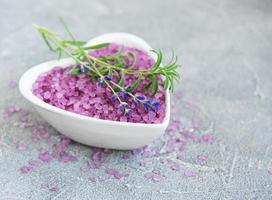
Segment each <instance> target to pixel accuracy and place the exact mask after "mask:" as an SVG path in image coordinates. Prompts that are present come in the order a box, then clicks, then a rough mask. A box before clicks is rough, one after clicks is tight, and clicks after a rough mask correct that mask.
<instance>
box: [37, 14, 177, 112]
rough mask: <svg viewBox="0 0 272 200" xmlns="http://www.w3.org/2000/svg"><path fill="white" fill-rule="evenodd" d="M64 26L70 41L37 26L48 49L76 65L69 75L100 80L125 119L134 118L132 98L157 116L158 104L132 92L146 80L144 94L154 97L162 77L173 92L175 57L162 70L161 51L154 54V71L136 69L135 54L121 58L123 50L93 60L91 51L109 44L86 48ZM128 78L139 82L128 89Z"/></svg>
mask: <svg viewBox="0 0 272 200" xmlns="http://www.w3.org/2000/svg"><path fill="white" fill-rule="evenodd" d="M61 22H62V24H63V25H64V27H65V30H66V31H67V33H68V34H69V36H70V38H71V40H63V39H61V38H60V37H59V36H57V34H55V33H54V32H52V31H50V30H48V29H47V28H44V27H41V26H38V25H34V26H35V28H36V29H37V30H38V31H39V32H40V34H41V36H42V38H43V39H44V41H45V43H46V44H47V46H48V47H49V49H50V50H51V51H54V52H57V53H58V55H59V56H58V58H59V59H60V58H61V57H62V55H63V53H65V54H67V55H68V56H70V57H71V58H73V59H74V60H75V61H76V62H77V65H76V67H74V68H73V69H72V70H71V71H70V74H72V75H78V74H87V75H90V76H91V78H94V79H96V80H97V86H98V87H104V86H106V87H107V88H108V89H109V90H110V91H111V92H112V93H113V96H112V100H118V101H119V105H120V107H119V108H120V110H121V111H122V112H123V113H124V114H125V115H126V116H130V115H131V114H132V110H131V108H130V107H129V106H128V104H127V103H126V102H125V99H126V97H127V96H129V97H131V98H132V99H133V101H134V103H135V104H136V105H139V104H141V105H142V106H143V107H144V109H145V110H148V109H152V110H153V111H154V112H157V111H158V109H159V103H158V102H156V101H153V100H152V99H148V98H147V97H145V96H144V95H141V94H133V91H134V90H136V88H137V87H138V86H139V84H140V83H141V81H142V80H143V79H148V80H149V84H147V85H145V86H144V90H146V91H147V90H149V89H151V96H154V95H155V94H156V93H157V91H158V85H159V76H163V77H164V87H165V89H166V90H170V91H173V89H174V80H176V81H177V80H178V79H179V78H180V77H179V74H178V72H177V68H178V67H179V65H178V64H177V57H176V56H174V54H173V57H172V59H171V61H170V62H169V63H168V64H167V65H164V66H162V65H161V62H162V53H161V51H160V50H159V51H155V50H152V51H153V52H154V53H156V54H157V60H156V62H155V64H154V65H153V66H152V68H150V69H144V70H138V69H134V64H135V60H136V58H135V55H134V54H133V53H128V54H122V53H121V52H122V51H121V50H120V51H119V52H118V53H116V54H114V55H111V56H102V57H100V58H96V57H93V56H91V55H89V53H88V51H89V50H94V49H99V48H103V47H106V46H108V45H109V43H102V44H97V45H93V46H86V42H84V41H77V40H75V37H74V36H73V35H72V33H71V32H70V30H69V29H68V27H67V25H66V24H65V23H64V21H63V20H62V19H61ZM129 57H131V58H132V59H133V62H132V64H131V66H129V67H127V66H126V65H125V59H127V58H129ZM78 65H79V66H80V67H78ZM114 74H118V75H119V77H120V78H119V80H118V82H117V83H116V82H114V81H113V76H114ZM125 75H134V76H135V77H136V81H135V82H134V83H132V84H131V85H130V86H129V87H126V85H125V78H124V77H125Z"/></svg>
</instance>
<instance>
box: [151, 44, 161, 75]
mask: <svg viewBox="0 0 272 200" xmlns="http://www.w3.org/2000/svg"><path fill="white" fill-rule="evenodd" d="M151 51H152V52H154V53H156V54H157V60H156V62H155V64H154V65H153V67H152V71H156V70H157V69H158V68H159V67H160V65H161V62H162V52H161V50H160V49H159V51H158V52H157V51H155V50H153V49H152V50H151Z"/></svg>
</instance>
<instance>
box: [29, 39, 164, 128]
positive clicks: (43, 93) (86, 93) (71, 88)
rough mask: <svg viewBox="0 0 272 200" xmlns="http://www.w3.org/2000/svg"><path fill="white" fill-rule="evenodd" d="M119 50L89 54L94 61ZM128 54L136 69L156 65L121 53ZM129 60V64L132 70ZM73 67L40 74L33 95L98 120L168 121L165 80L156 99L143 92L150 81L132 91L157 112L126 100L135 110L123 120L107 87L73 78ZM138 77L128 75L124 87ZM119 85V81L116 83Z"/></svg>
mask: <svg viewBox="0 0 272 200" xmlns="http://www.w3.org/2000/svg"><path fill="white" fill-rule="evenodd" d="M119 49H120V46H119V45H117V44H111V45H109V46H107V47H105V48H102V49H97V50H95V51H92V52H91V53H90V54H91V55H92V56H94V57H101V56H105V55H112V54H114V53H116V52H118V50H119ZM129 52H131V53H133V54H134V55H135V58H136V60H135V65H134V68H135V69H140V70H142V69H148V68H151V67H152V66H153V64H154V62H155V61H154V59H153V58H151V57H150V56H149V55H148V54H147V53H146V52H144V51H142V50H139V49H136V48H131V47H123V48H122V53H123V54H128V53H129ZM129 62H130V61H129V60H128V61H127V62H126V65H127V67H128V66H129ZM72 67H73V66H66V67H57V66H56V67H54V68H53V69H51V70H49V71H48V72H46V73H43V74H41V75H40V76H39V77H38V78H37V80H36V81H35V83H34V84H33V87H32V90H33V93H34V94H35V95H36V96H37V97H38V98H40V99H41V100H42V101H44V102H46V103H48V104H50V105H52V106H55V107H58V108H61V109H64V110H67V111H70V112H74V113H77V114H80V115H85V116H89V117H94V118H98V119H105V120H113V121H122V122H133V123H146V124H151V123H161V122H162V121H163V119H164V117H165V109H166V105H165V90H164V88H163V84H162V80H161V79H159V88H158V92H157V94H156V95H155V96H154V97H151V96H150V93H151V92H143V87H144V86H145V85H146V84H148V83H149V80H147V79H143V80H142V81H141V83H140V84H139V86H138V87H137V88H136V90H135V91H133V93H134V94H142V95H144V96H146V98H151V99H152V100H154V101H156V102H158V105H159V106H158V109H157V110H155V111H156V112H154V111H152V109H147V110H146V109H145V108H144V106H143V105H142V104H139V105H135V102H134V100H133V98H131V97H125V99H124V101H125V102H126V103H127V104H128V106H129V107H130V108H131V109H132V111H133V112H132V114H131V115H130V116H124V113H122V111H120V103H119V102H118V101H117V100H116V99H115V100H113V99H112V98H111V97H112V96H113V95H112V93H111V91H110V90H109V89H108V88H107V87H97V83H98V80H91V79H90V76H88V75H86V74H79V75H71V74H70V73H69V71H70V70H71V69H72ZM136 78H137V77H135V76H134V75H125V85H126V86H128V85H131V84H132V83H133V82H134V81H135V80H136ZM115 82H116V80H115Z"/></svg>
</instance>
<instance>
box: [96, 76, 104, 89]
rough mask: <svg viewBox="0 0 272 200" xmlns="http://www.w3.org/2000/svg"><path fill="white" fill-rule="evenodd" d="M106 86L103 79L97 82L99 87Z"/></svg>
mask: <svg viewBox="0 0 272 200" xmlns="http://www.w3.org/2000/svg"><path fill="white" fill-rule="evenodd" d="M103 86H104V80H103V78H99V79H98V82H97V87H103Z"/></svg>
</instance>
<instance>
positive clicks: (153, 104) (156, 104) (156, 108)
mask: <svg viewBox="0 0 272 200" xmlns="http://www.w3.org/2000/svg"><path fill="white" fill-rule="evenodd" d="M159 105H160V104H159V102H157V101H154V102H152V104H151V109H152V110H153V111H154V112H157V111H158V110H159Z"/></svg>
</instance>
